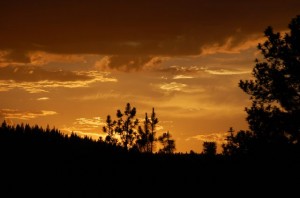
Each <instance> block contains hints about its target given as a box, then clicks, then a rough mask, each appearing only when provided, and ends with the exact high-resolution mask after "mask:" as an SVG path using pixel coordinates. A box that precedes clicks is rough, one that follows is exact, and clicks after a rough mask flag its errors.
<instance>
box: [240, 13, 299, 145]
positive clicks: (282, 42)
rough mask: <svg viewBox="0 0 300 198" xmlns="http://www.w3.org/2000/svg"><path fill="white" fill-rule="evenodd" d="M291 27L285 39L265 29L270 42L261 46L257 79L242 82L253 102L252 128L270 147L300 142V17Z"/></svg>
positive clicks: (257, 136)
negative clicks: (261, 56)
mask: <svg viewBox="0 0 300 198" xmlns="http://www.w3.org/2000/svg"><path fill="white" fill-rule="evenodd" d="M288 27H289V29H290V32H289V33H286V34H285V35H284V36H282V35H281V34H280V33H274V31H273V29H272V27H268V28H267V29H266V30H265V32H264V33H265V36H266V37H267V41H265V42H264V43H263V44H259V45H258V49H259V50H260V52H261V54H262V55H263V60H256V65H255V67H254V69H253V71H252V75H253V77H254V79H253V80H245V81H243V80H241V81H240V83H239V87H240V88H241V89H242V90H243V91H244V92H246V93H247V94H248V95H250V96H251V97H250V99H251V100H252V106H251V107H250V108H246V112H247V114H248V116H247V121H248V123H249V128H250V129H251V131H252V132H253V133H254V135H255V137H256V138H258V139H260V140H262V141H264V142H265V143H267V144H268V143H271V144H273V143H274V144H284V143H287V142H288V143H299V140H300V122H299V118H300V16H297V17H296V18H293V19H292V20H291V22H290V24H289V26H288Z"/></svg>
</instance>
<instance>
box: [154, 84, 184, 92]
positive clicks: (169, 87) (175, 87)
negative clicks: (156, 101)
mask: <svg viewBox="0 0 300 198" xmlns="http://www.w3.org/2000/svg"><path fill="white" fill-rule="evenodd" d="M185 87H187V85H186V84H183V83H177V82H170V83H163V84H161V85H159V88H160V89H161V90H163V91H166V92H173V91H181V90H182V89H184V88H185Z"/></svg>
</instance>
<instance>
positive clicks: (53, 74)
mask: <svg viewBox="0 0 300 198" xmlns="http://www.w3.org/2000/svg"><path fill="white" fill-rule="evenodd" d="M92 78H93V77H92V76H88V75H86V74H77V73H75V72H71V71H63V70H57V71H47V70H45V69H43V68H41V67H34V66H7V67H0V80H14V81H16V82H37V81H45V80H48V81H80V80H81V81H84V80H91V79H92Z"/></svg>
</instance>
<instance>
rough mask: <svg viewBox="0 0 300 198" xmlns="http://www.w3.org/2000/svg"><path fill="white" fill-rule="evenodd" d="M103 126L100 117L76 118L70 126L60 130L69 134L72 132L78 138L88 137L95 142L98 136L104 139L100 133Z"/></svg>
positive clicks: (103, 135) (103, 123)
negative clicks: (78, 136)
mask: <svg viewBox="0 0 300 198" xmlns="http://www.w3.org/2000/svg"><path fill="white" fill-rule="evenodd" d="M104 125H105V122H104V121H103V120H102V118H101V117H93V118H77V119H76V120H75V121H74V122H73V123H72V125H71V126H64V127H62V128H61V130H62V131H65V132H67V133H69V134H70V133H72V132H74V133H77V134H78V135H80V136H89V137H92V138H94V139H96V140H97V139H98V138H99V137H100V136H101V137H105V134H104V133H103V132H102V126H104Z"/></svg>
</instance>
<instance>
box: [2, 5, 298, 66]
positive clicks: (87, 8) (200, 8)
mask: <svg viewBox="0 0 300 198" xmlns="http://www.w3.org/2000/svg"><path fill="white" fill-rule="evenodd" d="M299 8H300V2H299V1H298V0H288V1H286V2H285V3H283V2H282V1H280V0H275V1H274V0H265V1H258V0H251V1H250V0H249V1H248V0H247V1H235V0H229V1H226V2H225V1H223V0H213V1H211V0H186V1H182V0H173V1H167V0H163V1H152V0H128V1H117V0H109V1H108V0H99V1H95V0H88V1H84V2H83V1H69V0H51V1H50V0H44V1H43V2H42V3H37V2H36V1H35V0H24V1H18V0H4V1H1V3H0V26H1V31H0V50H8V54H5V57H4V58H6V59H10V60H14V61H16V62H28V61H30V59H29V58H28V53H29V52H32V51H45V52H50V53H57V54H103V55H110V56H115V58H114V60H113V61H112V62H111V65H110V66H111V67H118V66H124V63H126V62H127V66H129V67H134V66H135V64H136V63H139V65H140V64H144V63H146V62H148V61H149V60H150V58H149V57H150V56H158V55H159V56H175V55H197V54H200V53H201V52H203V53H204V54H205V53H211V51H210V50H209V48H210V47H212V49H214V50H215V51H220V52H230V51H231V50H233V51H235V52H236V51H238V50H240V49H245V48H247V46H248V45H252V44H253V43H252V44H251V41H252V40H255V39H258V38H260V37H261V35H262V32H263V31H264V29H265V28H266V27H267V26H268V25H271V26H274V27H275V28H276V29H280V30H283V29H287V24H288V23H289V21H290V20H291V18H292V17H295V16H296V14H299ZM249 40H250V41H249ZM249 42H250V43H249ZM255 43H256V42H255ZM222 46H223V47H222ZM239 46H240V47H239ZM132 55H134V56H136V57H138V58H134V59H132V58H131V60H130V56H132ZM124 59H126V60H124ZM120 61H121V62H122V64H120ZM128 61H129V62H128ZM130 61H133V62H130ZM128 63H129V64H128ZM130 64H131V65H130Z"/></svg>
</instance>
